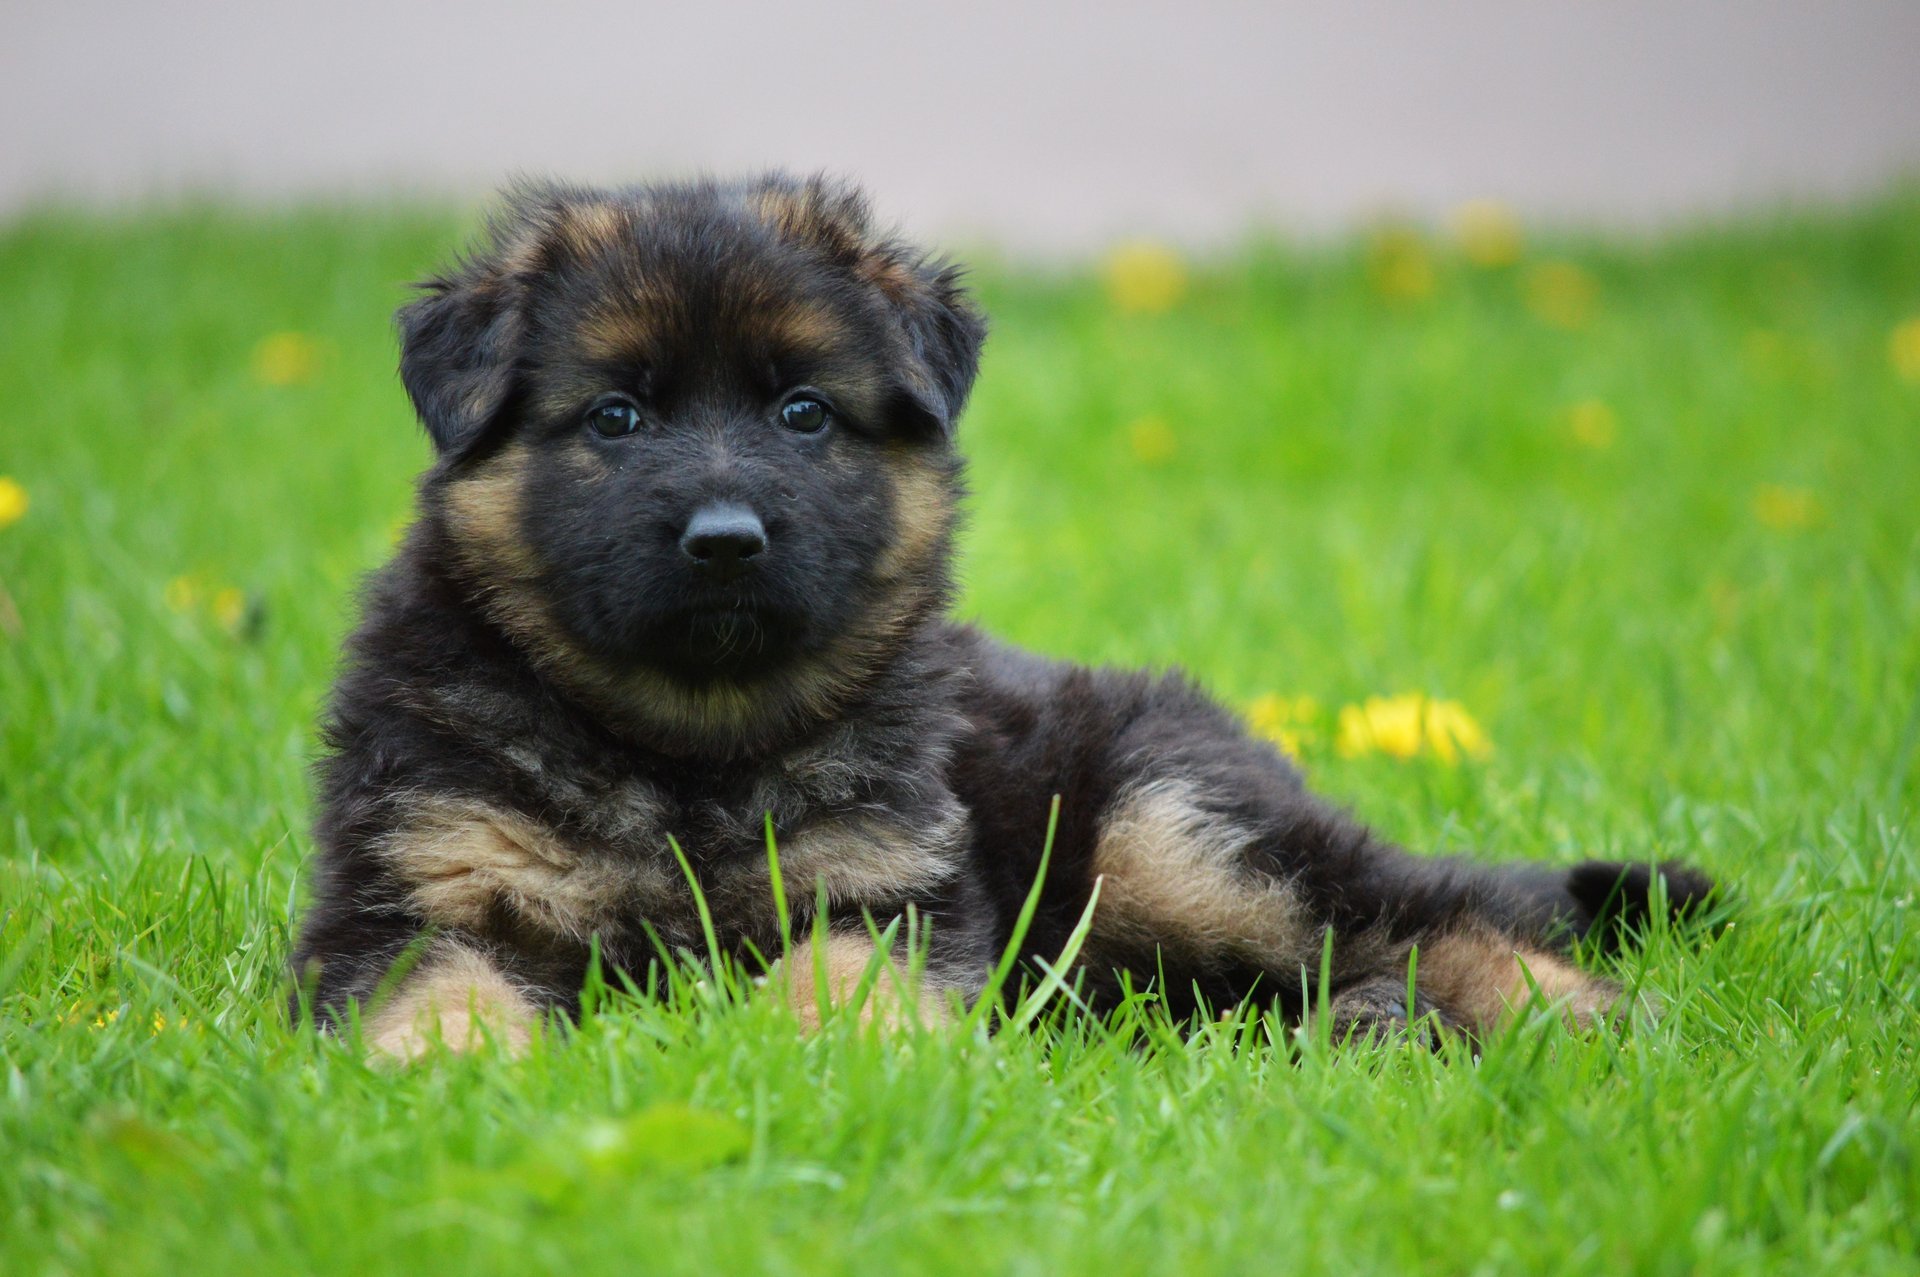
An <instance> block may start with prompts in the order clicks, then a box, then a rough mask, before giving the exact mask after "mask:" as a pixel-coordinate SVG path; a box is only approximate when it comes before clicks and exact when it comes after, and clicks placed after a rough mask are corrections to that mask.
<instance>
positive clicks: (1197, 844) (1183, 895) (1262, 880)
mask: <svg viewBox="0 0 1920 1277" xmlns="http://www.w3.org/2000/svg"><path fill="white" fill-rule="evenodd" d="M1252 841H1253V836H1252V834H1250V833H1249V832H1247V831H1246V830H1243V829H1241V828H1239V827H1238V826H1236V825H1234V824H1232V823H1231V822H1229V821H1227V820H1225V819H1224V818H1222V817H1220V816H1217V815H1215V814H1213V813H1212V812H1209V811H1207V810H1206V809H1205V808H1203V807H1202V806H1201V805H1200V803H1199V801H1198V795H1197V793H1196V792H1195V790H1194V788H1193V786H1192V785H1190V784H1188V783H1187V782H1185V781H1179V780H1159V781H1153V782H1150V783H1148V784H1144V785H1139V786H1136V787H1134V788H1133V789H1132V790H1130V791H1129V792H1127V793H1126V794H1124V795H1122V797H1121V798H1120V799H1119V800H1118V801H1117V802H1116V804H1115V805H1114V807H1113V809H1112V810H1111V812H1110V813H1109V814H1108V815H1107V817H1106V819H1105V820H1104V821H1103V822H1102V825H1101V829H1100V838H1099V842H1098V843H1097V844H1096V845H1095V847H1094V853H1093V870H1094V872H1095V873H1096V874H1099V875H1101V877H1102V882H1101V886H1100V903H1099V905H1098V907H1097V908H1096V910H1095V913H1094V933H1095V935H1096V936H1099V935H1102V934H1103V933H1104V935H1105V936H1106V937H1108V938H1110V939H1115V940H1120V941H1123V942H1125V943H1128V944H1135V945H1152V944H1158V945H1162V946H1164V947H1166V948H1167V949H1169V950H1171V951H1172V952H1175V953H1178V954H1182V955H1184V956H1187V957H1190V958H1196V959H1201V960H1209V959H1212V960H1218V959H1223V958H1224V959H1239V960H1244V961H1250V962H1254V963H1257V964H1258V965H1260V966H1262V967H1264V968H1266V969H1268V970H1273V971H1291V970H1294V969H1297V968H1298V967H1299V965H1300V964H1301V963H1303V962H1309V961H1311V962H1317V961H1318V960H1319V954H1320V935H1321V932H1320V928H1319V927H1318V926H1317V925H1316V924H1315V922H1314V921H1313V919H1312V918H1311V917H1310V916H1309V915H1308V913H1307V911H1306V910H1305V909H1304V908H1303V907H1302V906H1301V903H1300V901H1299V899H1298V898H1297V896H1296V895H1295V894H1294V892H1293V891H1291V890H1290V889H1289V888H1288V887H1287V885H1286V884H1285V883H1283V882H1280V881H1278V880H1275V879H1273V878H1270V877H1266V876H1263V875H1261V874H1260V873H1258V872H1257V871H1255V870H1253V869H1251V868H1250V867H1248V866H1247V865H1246V864H1245V856H1246V849H1247V847H1248V846H1249V845H1250V844H1251V843H1252Z"/></svg>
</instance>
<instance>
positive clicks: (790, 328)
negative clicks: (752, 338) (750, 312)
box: [754, 301, 848, 358]
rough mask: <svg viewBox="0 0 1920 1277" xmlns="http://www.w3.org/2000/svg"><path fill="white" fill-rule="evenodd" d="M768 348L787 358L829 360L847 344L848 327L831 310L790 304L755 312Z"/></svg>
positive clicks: (810, 305)
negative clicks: (810, 356) (806, 357)
mask: <svg viewBox="0 0 1920 1277" xmlns="http://www.w3.org/2000/svg"><path fill="white" fill-rule="evenodd" d="M754 319H755V322H756V323H757V324H758V325H760V327H761V332H762V334H763V337H764V340H765V342H766V344H767V345H768V346H770V347H772V348H773V349H774V350H776V351H780V352H783V353H788V354H810V355H815V356H817V357H822V358H824V357H827V356H830V355H832V354H833V352H834V351H835V350H837V349H838V348H839V347H840V346H841V345H842V344H844V343H845V341H846V340H847V335H848V333H847V323H846V320H845V319H843V318H842V317H841V316H840V313H839V312H838V311H836V310H835V309H834V308H833V307H831V306H823V305H817V304H813V303H808V302H797V301H796V302H789V303H787V304H785V305H775V306H773V307H770V308H768V309H765V310H760V311H756V312H754Z"/></svg>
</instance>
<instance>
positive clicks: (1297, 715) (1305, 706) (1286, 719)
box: [1247, 692, 1320, 758]
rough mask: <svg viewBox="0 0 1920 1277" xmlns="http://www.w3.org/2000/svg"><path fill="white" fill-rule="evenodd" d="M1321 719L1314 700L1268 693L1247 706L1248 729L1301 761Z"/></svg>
mask: <svg viewBox="0 0 1920 1277" xmlns="http://www.w3.org/2000/svg"><path fill="white" fill-rule="evenodd" d="M1319 719H1320V702H1319V701H1317V700H1315V699H1314V698H1313V697H1311V696H1292V697H1288V696H1278V695H1275V694H1274V693H1272V692H1268V693H1266V694H1265V695H1262V696H1256V697H1254V698H1253V700H1251V701H1249V702H1248V703H1247V729H1248V730H1249V731H1251V732H1252V733H1253V734H1254V735H1255V736H1258V737H1260V738H1261V739H1262V740H1270V741H1272V742H1273V743H1274V744H1276V745H1278V746H1279V747H1280V748H1281V749H1282V750H1284V751H1285V752H1286V753H1287V754H1288V755H1290V756H1291V757H1294V758H1299V757H1300V755H1301V750H1302V748H1303V747H1304V746H1305V745H1306V743H1307V742H1308V741H1309V740H1310V739H1312V737H1313V735H1314V732H1313V727H1314V724H1316V723H1317V722H1318V721H1319Z"/></svg>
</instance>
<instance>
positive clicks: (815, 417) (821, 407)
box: [780, 399, 833, 435]
mask: <svg viewBox="0 0 1920 1277" xmlns="http://www.w3.org/2000/svg"><path fill="white" fill-rule="evenodd" d="M832 416H833V413H832V412H831V411H830V410H829V409H828V408H827V406H826V405H825V404H823V403H821V402H820V401H819V400H818V399H795V400H793V401H792V402H791V403H789V404H787V406H786V407H784V408H782V409H781V410H780V424H781V425H783V426H785V427H786V428H787V429H789V430H798V431H799V432H800V433H801V434H804V435H810V434H814V433H816V432H818V431H820V430H824V429H825V428H826V425H827V421H828V419H829V418H831V417H832Z"/></svg>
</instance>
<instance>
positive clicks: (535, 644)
mask: <svg viewBox="0 0 1920 1277" xmlns="http://www.w3.org/2000/svg"><path fill="white" fill-rule="evenodd" d="M529 460H530V454H529V452H528V449H527V447H526V445H525V444H523V443H519V442H514V443H511V444H508V445H507V446H506V447H505V448H502V449H501V450H500V451H499V452H498V453H496V454H495V455H493V456H492V457H489V458H488V459H487V460H486V461H485V462H483V463H482V464H481V465H480V466H478V467H477V468H475V469H474V470H472V471H470V472H469V473H466V474H463V475H461V476H460V477H459V478H457V479H455V480H453V481H452V482H450V483H449V484H448V485H447V486H446V488H445V490H444V493H443V496H442V503H443V508H444V510H445V512H446V519H447V526H448V528H449V529H450V531H451V532H452V533H453V540H454V556H455V558H456V560H457V562H458V566H459V567H460V568H461V569H462V570H463V575H464V576H465V577H466V580H467V583H468V584H469V585H470V586H471V587H472V588H473V589H474V591H475V592H476V594H477V595H478V599H479V603H480V606H481V608H482V609H483V610H484V611H485V612H486V613H487V615H488V616H489V617H491V618H492V619H493V621H494V622H495V623H496V624H498V625H499V626H500V627H501V628H502V629H504V630H506V631H507V632H508V633H509V634H511V635H512V636H513V637H514V638H515V639H516V640H517V641H518V642H519V644H520V646H521V649H522V650H523V651H525V652H526V653H527V655H529V656H530V657H532V658H533V659H534V661H535V662H536V663H537V664H539V665H540V666H541V667H542V668H543V669H545V670H547V671H548V672H549V673H552V674H554V675H556V676H557V677H562V678H573V679H578V680H589V679H590V672H589V671H588V669H587V665H588V663H587V660H586V657H585V655H584V654H583V653H581V651H580V650H579V646H578V645H577V644H576V643H574V642H573V640H572V639H571V638H570V637H569V636H568V635H567V634H566V632H565V631H564V630H562V629H561V627H560V625H559V623H558V622H556V621H555V620H554V619H553V616H552V613H551V612H550V611H549V609H548V608H547V604H546V600H545V599H544V597H543V596H542V595H541V593H540V589H539V578H540V571H541V565H540V560H539V556H538V555H536V554H535V553H534V551H533V547H532V546H531V545H529V544H528V543H527V540H526V536H525V534H524V532H523V531H522V529H521V509H522V501H523V498H524V494H525V487H526V472H527V467H528V464H529Z"/></svg>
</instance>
